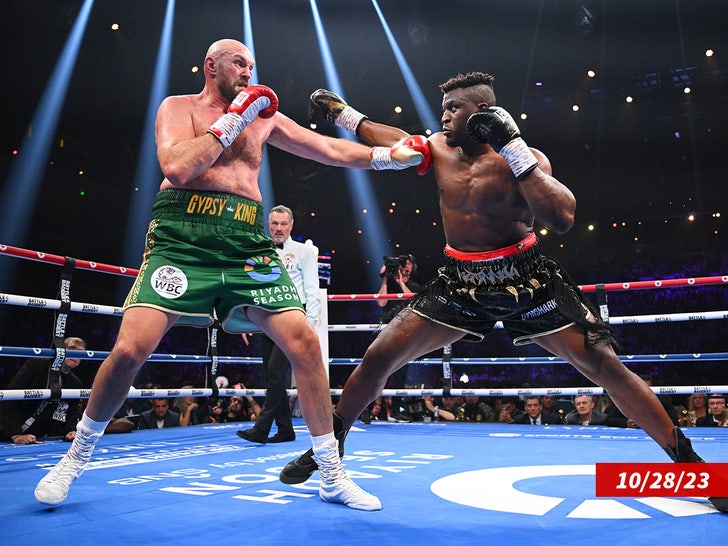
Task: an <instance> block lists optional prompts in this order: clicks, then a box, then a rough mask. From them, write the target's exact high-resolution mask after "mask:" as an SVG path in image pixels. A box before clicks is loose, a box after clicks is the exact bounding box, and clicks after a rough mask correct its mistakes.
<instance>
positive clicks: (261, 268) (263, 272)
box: [243, 256, 281, 282]
mask: <svg viewBox="0 0 728 546" xmlns="http://www.w3.org/2000/svg"><path fill="white" fill-rule="evenodd" d="M243 270H244V271H245V272H246V273H247V274H248V276H249V277H250V278H251V279H253V280H256V281H259V282H272V281H275V280H277V279H278V277H280V276H281V268H280V267H279V266H278V264H277V263H276V262H274V261H273V260H271V259H270V258H269V257H268V256H262V257H261V256H255V257H253V258H248V259H247V260H245V266H244V267H243Z"/></svg>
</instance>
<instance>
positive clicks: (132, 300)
mask: <svg viewBox="0 0 728 546" xmlns="http://www.w3.org/2000/svg"><path fill="white" fill-rule="evenodd" d="M250 305H252V306H255V307H260V308H262V309H265V310H267V311H272V312H277V311H285V310H288V309H298V310H300V311H301V312H303V305H302V303H301V300H300V298H299V296H298V292H297V291H296V287H295V286H294V285H293V283H292V282H291V279H290V277H289V276H288V273H287V272H286V269H285V267H284V266H283V264H281V262H280V258H279V257H278V254H277V253H276V252H275V250H274V248H273V244H272V241H271V239H270V238H269V237H268V236H266V235H265V233H264V232H263V207H262V206H261V205H260V203H256V202H254V201H251V200H249V199H245V198H244V197H240V196H237V195H232V194H228V193H223V192H209V191H197V190H180V189H176V188H172V189H167V190H162V191H160V192H159V193H158V194H157V197H156V199H155V202H154V206H153V208H152V221H151V222H150V224H149V229H148V231H147V238H146V249H145V252H144V260H143V262H142V265H141V268H140V270H139V275H138V276H137V279H136V282H135V283H134V286H132V289H131V291H130V292H129V295H128V297H127V299H126V302H125V304H124V307H125V308H128V307H134V306H145V307H153V308H155V309H159V310H160V311H164V312H166V313H174V314H179V315H181V317H180V319H179V320H178V321H177V324H178V325H184V326H202V327H205V326H209V325H210V324H212V322H213V317H214V315H213V313H216V316H217V317H218V318H219V320H220V323H221V325H222V327H223V329H224V330H225V331H226V332H229V333H233V334H237V333H242V332H250V331H255V330H258V329H259V328H258V327H257V326H256V325H255V324H253V323H252V322H251V321H250V320H249V319H248V318H247V314H246V311H245V308H246V307H248V306H250Z"/></svg>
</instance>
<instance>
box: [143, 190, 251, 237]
mask: <svg viewBox="0 0 728 546" xmlns="http://www.w3.org/2000/svg"><path fill="white" fill-rule="evenodd" d="M152 217H153V218H159V219H162V218H165V219H171V220H195V221H200V222H203V223H206V224H213V225H230V226H237V227H238V228H243V229H246V228H247V229H249V230H251V231H253V230H262V229H263V205H262V204H261V203H258V202H257V201H253V200H251V199H246V198H245V197H241V196H239V195H233V194H232V193H225V192H217V191H201V190H181V189H178V188H170V189H167V190H162V191H160V192H159V193H158V194H157V196H156V198H155V199H154V205H153V206H152Z"/></svg>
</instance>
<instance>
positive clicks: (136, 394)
mask: <svg viewBox="0 0 728 546" xmlns="http://www.w3.org/2000/svg"><path fill="white" fill-rule="evenodd" d="M0 255H7V256H12V257H17V258H21V259H26V260H32V261H38V262H44V263H49V264H53V265H60V266H63V265H65V264H66V261H67V258H65V257H63V256H59V255H54V254H48V253H45V252H38V251H32V250H27V249H22V248H18V247H13V246H9V245H2V244H0ZM75 265H76V267H77V268H79V269H86V270H90V271H99V272H102V273H109V274H115V275H123V276H131V277H134V276H136V275H137V274H138V270H137V269H132V268H126V267H122V266H115V265H109V264H103V263H98V262H93V261H87V260H75ZM726 284H728V275H720V276H712V277H691V278H681V279H664V280H652V281H634V282H619V283H605V284H592V285H580V288H581V289H582V290H583V291H584V292H598V291H600V290H603V291H627V290H646V289H658V288H680V287H694V286H716V285H726ZM411 296H412V295H411V294H386V295H378V294H332V295H327V296H326V298H327V300H328V301H349V302H350V301H374V300H376V299H387V300H397V299H406V298H408V297H411ZM0 304H3V305H14V306H22V307H31V308H42V309H51V310H56V309H60V308H61V305H62V302H61V301H59V300H54V299H48V298H33V297H28V296H21V295H16V294H7V293H0ZM70 310H71V311H74V312H80V313H91V314H102V315H113V316H122V315H123V309H122V308H121V307H116V306H108V305H100V304H91V303H81V302H71V305H70ZM726 318H728V310H724V311H705V312H689V313H669V314H652V315H631V316H621V317H620V316H616V317H609V318H608V322H609V324H610V325H614V324H648V323H664V322H683V321H700V320H720V319H726ZM382 327H383V324H334V325H328V327H327V328H328V331H329V332H356V331H376V330H379V329H381V328H382ZM495 327H496V328H502V327H503V325H502V323H501V322H498V323H496V326H495ZM66 354H67V356H68V357H75V358H81V359H84V360H104V359H105V358H106V357H107V356H108V355H109V352H108V351H67V353H66ZM55 355H56V351H55V350H54V349H42V348H32V347H7V346H0V356H8V357H24V358H53V357H54V356H55ZM213 358H214V359H217V362H218V363H229V364H260V363H262V359H261V358H260V357H234V356H215V357H211V356H202V355H185V354H181V355H180V354H152V355H150V356H149V358H148V359H147V361H148V362H179V363H205V364H207V363H210V362H211V361H213ZM620 358H621V359H622V360H623V361H624V362H630V363H632V362H655V361H658V362H659V361H679V362H689V361H725V360H728V353H725V352H719V353H684V354H672V355H668V354H648V355H620ZM360 361H361V359H356V358H330V359H328V363H329V364H330V365H355V364H358V363H359V362H360ZM410 363H413V364H425V365H427V364H444V362H443V359H433V358H429V359H419V360H415V361H412V362H410ZM450 364H458V365H468V364H481V365H482V364H489V365H493V364H496V365H497V364H503V365H513V364H567V362H566V361H564V360H563V359H560V358H558V357H553V356H551V357H485V358H452V359H450ZM651 388H652V390H653V391H654V392H655V393H657V394H696V393H709V392H720V393H728V385H699V386H684V385H681V386H662V387H651ZM216 390H217V391H218V392H217V395H218V396H236V395H238V396H239V395H245V396H265V392H266V391H265V389H230V388H220V389H219V390H218V389H211V388H193V389H135V388H134V387H132V388H131V389H130V390H129V395H128V398H155V397H166V398H176V397H186V396H200V397H201V396H211V395H215V391H216ZM341 392H342V391H341V389H331V394H332V395H333V396H338V395H340V394H341ZM603 392H604V390H603V389H602V388H601V387H544V388H497V389H472V388H471V389H457V388H444V389H435V388H422V389H384V390H383V391H382V393H381V395H382V396H442V395H443V394H445V395H447V394H449V395H451V396H470V395H472V396H524V395H537V396H545V395H564V396H573V395H578V394H595V395H596V394H603ZM90 393H91V390H90V389H63V390H62V391H61V396H62V397H63V398H88V397H89V396H90ZM296 393H297V391H296V389H289V390H288V394H289V395H295V394H296ZM51 395H52V391H51V389H25V390H2V389H0V400H23V399H45V398H50V397H51Z"/></svg>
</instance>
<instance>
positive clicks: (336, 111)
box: [280, 72, 728, 511]
mask: <svg viewBox="0 0 728 546" xmlns="http://www.w3.org/2000/svg"><path fill="white" fill-rule="evenodd" d="M493 80H494V78H493V76H491V75H490V74H485V73H482V72H472V73H470V74H466V75H463V74H459V75H457V76H455V77H453V78H450V79H449V80H448V81H446V82H445V83H443V84H442V85H441V86H440V90H441V91H442V93H443V99H442V118H441V123H442V131H441V132H438V133H435V134H433V135H432V136H430V137H427V138H425V137H424V136H421V135H416V136H410V135H408V134H407V133H405V132H404V131H402V130H401V129H398V128H396V127H391V126H387V125H382V124H378V123H374V122H372V121H371V120H369V119H367V118H366V116H365V115H363V114H361V113H360V112H358V111H357V110H355V109H354V108H352V107H351V106H349V105H347V104H346V102H344V100H343V99H342V98H341V97H339V96H338V95H336V94H334V93H331V92H330V91H326V90H322V89H320V90H318V91H316V92H314V93H313V94H312V95H311V107H312V111H313V112H314V113H315V112H318V113H320V114H322V115H323V116H324V117H325V118H326V119H327V120H328V121H330V122H333V123H334V124H336V125H337V126H338V127H340V128H342V129H344V130H347V131H349V132H351V133H353V134H355V135H357V136H358V137H359V138H361V139H362V140H364V141H365V142H367V143H368V144H377V145H387V144H392V143H395V142H398V141H400V140H401V139H402V138H404V139H405V140H404V142H408V143H409V144H410V145H411V146H413V147H414V148H415V149H416V150H419V151H420V152H422V153H423V155H424V156H425V161H423V162H422V163H421V164H420V165H419V166H418V168H417V172H418V174H421V175H424V174H426V173H427V171H428V168H430V167H431V168H432V171H433V173H434V177H435V181H436V183H437V189H438V197H439V204H440V213H441V215H442V225H443V228H444V231H445V238H446V241H447V247H446V265H445V267H444V268H442V269H441V270H440V274H439V276H438V278H437V279H435V280H434V281H432V282H431V283H429V284H428V285H427V286H425V288H424V289H423V291H422V294H420V295H419V296H416V297H415V299H414V301H412V302H411V304H410V305H408V306H407V307H406V308H405V309H403V310H402V311H401V312H400V313H398V314H397V316H396V317H395V318H394V319H393V320H391V321H390V322H389V323H388V324H387V326H386V327H385V328H384V329H383V330H382V331H381V332H380V333H379V335H378V336H377V338H376V339H375V340H374V342H373V343H372V344H371V345H370V346H369V348H368V349H367V351H366V354H365V355H364V358H363V359H362V362H361V363H360V364H359V365H358V366H357V367H356V369H355V370H354V372H353V373H352V374H351V375H350V376H349V379H348V380H347V382H346V384H345V385H344V390H343V392H342V395H341V397H340V399H339V402H338V404H337V405H336V414H337V415H338V417H337V418H335V419H334V424H335V427H334V428H335V432H336V433H337V434H338V435H340V437H342V438H343V437H344V436H345V434H346V431H347V430H348V428H349V427H351V425H352V424H353V423H354V421H355V420H356V418H357V417H358V416H359V415H360V414H361V412H362V410H363V409H364V408H365V407H366V406H367V405H368V404H369V403H370V402H371V401H372V400H374V399H375V398H376V397H377V396H379V394H380V393H381V391H382V389H383V388H384V385H385V382H386V380H387V378H388V377H389V376H390V375H391V374H392V373H393V372H394V371H396V370H397V369H399V368H400V367H401V366H403V365H404V364H405V363H407V362H409V361H410V360H413V359H415V358H417V357H420V356H422V355H424V354H427V353H429V352H431V351H434V350H436V349H439V348H441V347H444V346H445V345H449V344H452V343H454V342H456V341H458V340H460V339H464V338H468V337H470V338H475V339H477V338H482V337H483V336H484V335H485V334H486V333H487V332H489V331H490V330H491V328H492V327H493V324H494V322H495V321H496V320H502V321H503V323H504V325H505V327H506V329H507V330H508V332H509V333H511V335H513V336H514V342H515V343H523V342H533V343H536V344H538V345H539V346H541V347H543V348H544V349H546V350H547V351H549V352H550V353H552V354H554V355H556V356H558V357H561V358H563V359H564V360H566V361H567V362H569V363H570V364H572V365H573V366H574V367H575V368H576V369H577V370H579V371H580V372H581V373H582V374H583V375H584V376H586V377H587V378H588V379H590V380H591V381H593V382H594V383H596V384H597V385H600V386H601V387H603V388H604V389H606V390H607V391H608V392H609V395H610V397H611V398H612V400H613V401H614V403H615V405H616V406H617V407H618V408H619V409H620V410H621V411H622V413H624V415H626V416H628V417H630V418H632V419H633V420H634V421H635V422H637V423H638V424H639V426H640V427H641V428H642V429H644V430H645V432H647V434H649V435H650V436H651V437H652V438H653V439H654V440H655V441H656V442H657V443H658V444H659V445H660V446H661V447H662V448H663V449H664V450H665V451H666V452H667V453H668V455H669V456H670V458H672V459H673V460H674V461H680V462H692V461H695V462H698V461H701V459H700V457H698V455H697V454H695V452H694V451H693V449H692V447H691V445H690V441H689V440H688V439H687V438H685V436H684V435H683V434H682V432H681V431H680V429H679V428H676V427H675V426H674V425H673V423H672V421H671V420H670V417H669V416H668V415H667V413H666V412H665V410H664V408H663V407H662V404H660V401H659V400H658V399H657V396H655V394H654V393H653V392H652V390H651V389H650V388H649V387H648V386H647V384H646V383H645V382H644V381H642V380H641V379H640V378H639V377H638V376H637V375H635V374H634V373H633V372H631V371H630V370H628V369H627V368H626V367H625V365H624V364H623V363H622V362H621V361H620V360H619V358H618V357H617V355H616V353H615V351H614V347H613V343H612V339H611V336H610V335H609V332H608V330H607V329H606V328H605V327H604V325H602V324H601V323H600V322H599V320H598V318H597V316H596V314H595V313H593V312H591V311H590V310H589V308H588V305H587V304H586V301H585V299H584V298H583V296H582V295H581V294H580V292H579V290H578V288H577V287H576V286H575V285H574V284H573V283H572V282H570V281H569V280H568V277H567V276H566V273H565V271H563V269H561V268H560V267H559V266H558V264H556V263H555V262H554V261H552V260H549V259H547V258H543V257H541V256H540V255H539V254H538V250H537V246H536V236H535V234H534V223H535V222H536V221H538V223H539V224H540V225H542V226H544V227H546V228H547V229H548V230H550V231H551V232H553V233H565V232H566V231H568V230H569V229H571V227H572V226H573V224H574V211H575V208H576V200H575V198H574V195H573V194H572V193H571V191H570V190H569V189H568V188H567V187H566V186H565V185H563V184H562V183H561V182H559V181H558V180H557V179H556V178H554V177H553V176H552V171H551V163H550V162H549V160H548V158H547V157H546V156H545V155H544V154H543V153H542V152H540V151H538V150H536V149H533V148H529V147H528V146H527V145H526V143H525V142H524V140H523V139H522V138H521V135H520V131H519V129H518V126H517V125H516V123H515V121H514V120H513V118H512V117H511V116H510V114H509V113H508V112H507V111H505V110H504V109H503V108H500V107H497V106H495V103H496V101H495V92H494V90H493ZM315 468H316V467H315V461H313V460H312V459H311V458H310V454H306V453H305V454H303V455H301V457H299V458H298V459H296V460H294V461H291V462H290V463H288V465H286V466H285V467H284V469H283V471H282V472H281V475H280V477H281V480H282V481H284V482H285V483H297V482H300V481H305V480H306V479H307V478H308V476H310V473H309V472H313V471H314V470H315ZM711 501H712V502H713V504H714V505H715V506H716V507H717V508H718V509H719V510H723V511H728V499H726V498H723V499H711Z"/></svg>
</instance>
